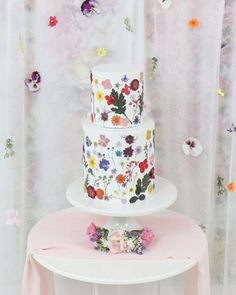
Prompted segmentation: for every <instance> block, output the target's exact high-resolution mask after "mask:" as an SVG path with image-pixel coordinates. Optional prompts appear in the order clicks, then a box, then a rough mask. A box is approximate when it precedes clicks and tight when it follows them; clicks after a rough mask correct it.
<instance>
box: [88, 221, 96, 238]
mask: <svg viewBox="0 0 236 295" xmlns="http://www.w3.org/2000/svg"><path fill="white" fill-rule="evenodd" d="M96 231H97V228H96V225H95V224H94V223H93V222H92V223H90V225H89V226H88V227H87V235H88V236H90V235H93V234H95V233H96Z"/></svg>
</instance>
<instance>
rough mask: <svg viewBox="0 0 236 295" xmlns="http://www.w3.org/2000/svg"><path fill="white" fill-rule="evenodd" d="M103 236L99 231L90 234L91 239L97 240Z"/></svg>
mask: <svg viewBox="0 0 236 295" xmlns="http://www.w3.org/2000/svg"><path fill="white" fill-rule="evenodd" d="M100 238H101V234H100V233H99V232H95V233H93V234H91V235H90V236H89V239H90V241H92V242H96V241H98V240H99V239H100Z"/></svg>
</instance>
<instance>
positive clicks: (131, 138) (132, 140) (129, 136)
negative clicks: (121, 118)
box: [125, 135, 134, 144]
mask: <svg viewBox="0 0 236 295" xmlns="http://www.w3.org/2000/svg"><path fill="white" fill-rule="evenodd" d="M125 141H126V142H127V143H128V144H132V143H133V142H134V137H133V135H127V136H126V137H125Z"/></svg>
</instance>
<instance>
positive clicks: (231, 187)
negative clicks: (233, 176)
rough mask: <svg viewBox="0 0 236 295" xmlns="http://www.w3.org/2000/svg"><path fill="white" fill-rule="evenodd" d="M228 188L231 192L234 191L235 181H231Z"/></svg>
mask: <svg viewBox="0 0 236 295" xmlns="http://www.w3.org/2000/svg"><path fill="white" fill-rule="evenodd" d="M227 189H228V192H229V193H232V192H233V191H234V189H235V183H234V182H233V181H231V182H230V183H228V185H227Z"/></svg>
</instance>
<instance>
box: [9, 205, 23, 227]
mask: <svg viewBox="0 0 236 295" xmlns="http://www.w3.org/2000/svg"><path fill="white" fill-rule="evenodd" d="M21 222H22V221H21V218H20V217H19V212H18V211H17V210H15V209H10V210H7V211H6V224H7V225H16V226H20V224H21Z"/></svg>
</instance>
